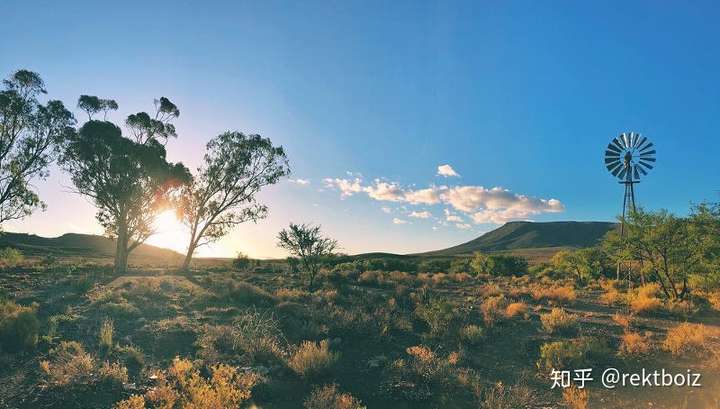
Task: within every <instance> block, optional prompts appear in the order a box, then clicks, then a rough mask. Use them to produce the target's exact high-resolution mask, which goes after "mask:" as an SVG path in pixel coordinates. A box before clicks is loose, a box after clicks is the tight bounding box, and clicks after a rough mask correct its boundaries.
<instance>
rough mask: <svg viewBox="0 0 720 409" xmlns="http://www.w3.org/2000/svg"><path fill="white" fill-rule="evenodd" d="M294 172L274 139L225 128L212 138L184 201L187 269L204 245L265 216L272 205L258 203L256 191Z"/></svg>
mask: <svg viewBox="0 0 720 409" xmlns="http://www.w3.org/2000/svg"><path fill="white" fill-rule="evenodd" d="M288 174H290V168H289V167H288V160H287V157H286V155H285V151H284V150H283V148H282V147H281V146H273V144H272V142H271V141H270V139H268V138H263V137H261V136H260V135H245V134H243V133H241V132H225V133H223V134H221V135H218V136H216V137H215V138H213V139H212V140H211V141H210V142H208V144H207V152H206V153H205V157H204V162H203V165H202V166H201V167H200V168H198V170H197V175H196V176H195V178H194V180H193V181H192V183H191V184H189V185H188V186H187V187H186V188H185V189H184V191H183V194H182V196H181V199H180V213H181V214H182V219H183V222H184V223H185V224H186V225H187V226H188V228H189V230H190V241H189V243H188V249H187V253H186V255H185V260H184V261H183V265H182V269H183V270H187V269H188V267H189V265H190V261H191V260H192V256H193V253H194V252H195V250H196V249H197V248H198V247H200V246H203V245H206V244H209V243H211V242H213V241H216V240H218V239H220V238H221V237H223V236H224V235H226V234H227V233H228V232H229V231H230V229H232V228H233V227H234V226H235V225H237V224H240V223H244V222H246V221H257V220H258V219H262V218H264V217H265V216H266V215H267V206H265V205H261V204H259V203H257V201H256V200H255V195H256V194H257V193H258V192H259V191H260V190H261V189H262V188H263V187H265V186H268V185H272V184H275V183H277V182H278V181H279V180H280V178H281V177H283V176H286V175H288Z"/></svg>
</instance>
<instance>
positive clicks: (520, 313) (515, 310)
mask: <svg viewBox="0 0 720 409" xmlns="http://www.w3.org/2000/svg"><path fill="white" fill-rule="evenodd" d="M505 316H506V317H507V318H515V317H522V318H523V319H528V317H529V316H528V306H527V304H525V303H524V302H514V303H510V304H508V306H507V307H506V308H505Z"/></svg>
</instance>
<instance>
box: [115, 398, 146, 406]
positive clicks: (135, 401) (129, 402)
mask: <svg viewBox="0 0 720 409" xmlns="http://www.w3.org/2000/svg"><path fill="white" fill-rule="evenodd" d="M113 408H114V409H145V398H144V397H142V396H141V395H132V396H130V397H129V398H127V399H125V400H123V401H120V402H118V403H116V404H115V406H114V407H113Z"/></svg>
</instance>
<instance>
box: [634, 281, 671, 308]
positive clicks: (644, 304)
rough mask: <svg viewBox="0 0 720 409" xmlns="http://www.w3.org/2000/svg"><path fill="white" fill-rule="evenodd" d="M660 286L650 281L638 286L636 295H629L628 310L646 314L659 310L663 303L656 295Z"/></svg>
mask: <svg viewBox="0 0 720 409" xmlns="http://www.w3.org/2000/svg"><path fill="white" fill-rule="evenodd" d="M659 290H660V286H659V285H657V284H655V283H651V284H645V285H644V286H642V287H639V288H638V290H637V295H631V296H629V298H630V310H631V311H632V312H634V313H636V314H648V313H652V312H656V311H659V310H660V309H661V308H662V306H663V304H662V301H661V300H660V299H659V298H657V297H656V295H657V293H658V291H659Z"/></svg>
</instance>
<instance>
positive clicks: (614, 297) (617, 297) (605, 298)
mask: <svg viewBox="0 0 720 409" xmlns="http://www.w3.org/2000/svg"><path fill="white" fill-rule="evenodd" d="M620 301H622V295H621V294H620V291H618V290H617V289H615V288H610V289H608V290H607V291H606V292H605V293H604V294H602V295H601V296H600V302H601V303H603V304H605V305H615V304H618V303H619V302H620Z"/></svg>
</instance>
